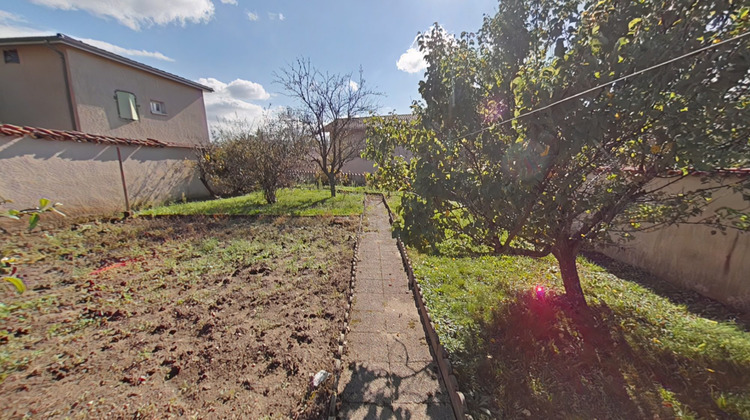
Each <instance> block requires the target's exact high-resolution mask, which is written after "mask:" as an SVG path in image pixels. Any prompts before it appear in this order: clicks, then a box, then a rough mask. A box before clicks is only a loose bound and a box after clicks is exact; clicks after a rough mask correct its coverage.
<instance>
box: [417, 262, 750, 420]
mask: <svg viewBox="0 0 750 420" xmlns="http://www.w3.org/2000/svg"><path fill="white" fill-rule="evenodd" d="M409 252H410V255H411V257H412V259H413V262H414V270H415V274H416V276H417V278H418V279H419V282H420V284H421V285H422V287H423V291H424V296H425V299H426V300H427V303H428V306H429V307H430V311H431V312H430V314H431V316H432V318H433V319H434V321H435V324H436V328H437V330H438V333H439V335H440V337H441V340H442V342H443V343H444V344H445V346H446V348H447V349H448V350H449V352H451V353H452V357H451V359H452V361H453V363H454V368H455V372H456V374H457V376H458V378H459V383H460V387H461V388H462V390H463V391H464V392H465V393H466V394H467V400H468V404H469V410H470V412H471V414H473V416H474V418H475V419H480V418H485V419H489V418H492V419H495V418H581V419H589V418H591V419H593V418H599V419H616V418H621V419H634V418H683V419H689V418H750V333H749V332H748V324H747V323H746V321H742V320H741V318H740V317H742V316H744V315H742V314H737V313H733V312H732V311H730V310H728V309H727V308H725V307H723V306H722V305H720V304H718V303H716V302H714V301H711V300H709V299H706V298H703V297H701V296H699V295H697V294H695V293H692V292H687V291H684V290H680V289H677V288H675V287H672V286H670V285H668V284H665V283H664V282H660V281H659V280H658V279H654V278H652V277H651V276H649V275H648V274H647V273H644V272H641V271H639V270H636V269H634V268H632V267H629V266H625V265H622V264H618V263H614V262H612V261H611V260H608V259H606V258H604V257H601V256H597V255H592V256H591V258H592V259H594V260H595V261H597V262H599V263H600V265H598V264H596V263H594V262H592V261H591V260H587V259H585V258H580V259H579V269H580V272H581V276H582V283H583V289H584V292H585V293H586V296H587V299H588V301H589V305H590V308H591V310H590V313H588V314H587V313H586V311H580V310H576V309H573V308H571V307H570V306H568V305H567V304H566V301H565V300H564V299H562V298H561V297H560V294H562V293H563V287H562V282H561V280H560V276H559V270H558V268H557V264H556V261H555V260H554V259H552V258H544V259H541V260H534V259H529V258H523V257H481V258H465V257H459V256H453V257H451V256H445V255H443V256H435V255H427V254H420V253H418V252H415V251H413V250H410V251H409ZM603 267H606V269H605V268H603ZM536 285H544V287H546V288H547V292H546V295H545V297H544V298H542V299H540V298H539V297H538V296H537V295H536V293H535V291H534V288H535V286H536Z"/></svg>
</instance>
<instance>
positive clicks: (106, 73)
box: [0, 34, 212, 145]
mask: <svg viewBox="0 0 750 420" xmlns="http://www.w3.org/2000/svg"><path fill="white" fill-rule="evenodd" d="M0 50H2V53H3V62H2V63H0V123H9V124H14V125H19V126H32V127H44V128H46V129H57V130H68V131H80V132H84V133H90V134H96V135H106V136H113V137H123V138H131V139H158V140H159V141H162V142H172V143H178V144H186V145H195V144H199V143H202V142H207V141H208V139H209V137H208V124H207V122H206V109H205V105H204V103H203V92H212V89H211V88H209V87H206V86H203V85H201V84H199V83H196V82H193V81H190V80H187V79H184V78H182V77H179V76H176V75H174V74H170V73H167V72H165V71H162V70H159V69H156V68H153V67H150V66H147V65H145V64H142V63H138V62H136V61H133V60H130V59H127V58H124V57H121V56H119V55H116V54H113V53H111V52H108V51H104V50H102V49H99V48H96V47H93V46H91V45H88V44H85V43H83V42H81V41H78V40H75V39H73V38H70V37H67V36H65V35H62V34H57V35H55V36H43V37H27V38H5V39H0Z"/></svg>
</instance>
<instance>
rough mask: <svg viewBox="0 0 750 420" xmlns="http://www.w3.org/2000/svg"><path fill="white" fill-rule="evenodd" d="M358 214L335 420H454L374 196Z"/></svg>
mask: <svg viewBox="0 0 750 420" xmlns="http://www.w3.org/2000/svg"><path fill="white" fill-rule="evenodd" d="M365 217H366V218H367V222H368V225H367V229H366V230H365V232H364V233H363V235H362V237H361V242H360V246H359V255H358V258H359V261H358V263H357V270H356V274H355V275H356V279H355V282H354V301H353V304H352V312H351V322H350V332H349V333H348V334H347V336H346V341H347V344H346V346H345V348H346V350H345V352H344V357H343V362H344V366H345V368H344V369H343V371H342V374H341V378H340V380H339V389H338V393H339V401H340V402H341V405H340V407H339V410H338V418H340V419H355V420H356V419H373V420H376V419H377V420H380V419H410V420H422V419H425V420H427V419H430V420H443V419H445V420H447V419H454V416H453V409H452V407H451V406H450V402H449V401H450V399H449V398H448V395H447V392H446V389H445V386H444V384H443V383H442V381H441V380H440V377H439V375H438V371H437V365H436V364H435V361H434V360H433V357H432V354H431V353H430V348H429V346H428V344H427V337H426V336H425V333H424V328H423V326H422V322H421V319H420V318H419V313H418V310H417V306H416V304H415V302H414V294H413V293H412V291H411V290H409V285H408V277H407V276H406V273H405V271H404V266H403V262H402V261H401V255H400V254H399V251H398V247H397V246H396V240H395V239H393V237H392V235H391V227H390V224H389V223H388V215H387V212H386V209H385V206H384V205H383V203H382V201H381V199H380V198H379V197H373V196H368V199H367V202H366V207H365Z"/></svg>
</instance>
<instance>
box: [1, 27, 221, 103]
mask: <svg viewBox="0 0 750 420" xmlns="http://www.w3.org/2000/svg"><path fill="white" fill-rule="evenodd" d="M39 44H63V45H67V46H69V47H72V48H77V49H79V50H82V51H86V52H89V53H91V54H94V55H98V56H100V57H104V58H108V59H110V60H112V61H116V62H118V63H120V64H125V65H126V66H130V67H133V68H136V69H139V70H143V71H145V72H146V73H151V74H154V75H157V76H161V77H163V78H165V79H169V80H172V81H173V82H177V83H181V84H183V85H187V86H190V87H192V88H196V89H200V90H203V91H206V92H213V91H214V90H213V89H211V88H210V87H208V86H204V85H202V84H200V83H197V82H194V81H192V80H188V79H185V78H184V77H180V76H177V75H175V74H172V73H168V72H166V71H164V70H159V69H157V68H156V67H151V66H148V65H146V64H143V63H139V62H137V61H135V60H131V59H129V58H125V57H123V56H121V55H117V54H115V53H111V52H109V51H106V50H103V49H101V48H97V47H95V46H93V45H89V44H86V43H85V42H81V41H79V40H77V39H74V38H71V37H69V36H67V35H63V34H57V35H51V36H30V37H20V38H0V46H3V45H39Z"/></svg>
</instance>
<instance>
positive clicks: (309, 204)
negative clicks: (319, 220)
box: [138, 188, 363, 216]
mask: <svg viewBox="0 0 750 420" xmlns="http://www.w3.org/2000/svg"><path fill="white" fill-rule="evenodd" d="M276 198H277V201H276V203H274V204H267V203H266V201H265V200H264V198H263V193H262V192H260V191H258V192H253V193H250V194H247V195H243V196H241V197H232V198H224V199H217V200H206V201H194V202H186V203H174V204H171V205H167V206H161V207H155V208H152V209H147V210H143V211H141V212H139V213H138V215H140V216H153V215H195V214H228V215H239V214H242V215H260V214H263V215H270V216H280V215H288V216H351V215H359V214H360V213H362V199H363V193H362V192H351V193H350V192H341V193H338V194H337V195H336V197H331V193H330V191H329V190H328V189H320V190H318V189H306V188H284V189H281V190H279V191H278V193H277V195H276Z"/></svg>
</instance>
